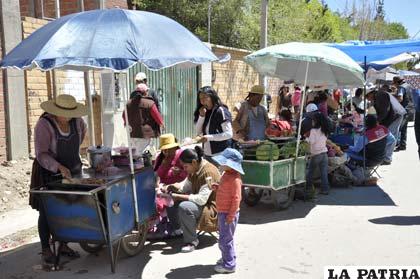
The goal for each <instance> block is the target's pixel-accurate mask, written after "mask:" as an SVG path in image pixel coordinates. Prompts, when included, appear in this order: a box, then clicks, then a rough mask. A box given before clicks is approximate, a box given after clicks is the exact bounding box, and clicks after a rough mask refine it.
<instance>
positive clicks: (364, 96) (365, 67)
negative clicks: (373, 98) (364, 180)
mask: <svg viewBox="0 0 420 279" xmlns="http://www.w3.org/2000/svg"><path fill="white" fill-rule="evenodd" d="M364 70H365V71H364V74H363V76H364V78H365V82H364V86H363V108H364V110H363V122H364V123H363V126H364V127H363V133H362V136H363V146H364V148H363V176H365V174H366V144H365V140H366V124H365V123H366V76H367V63H366V56H365V61H364Z"/></svg>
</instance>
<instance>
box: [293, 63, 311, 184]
mask: <svg viewBox="0 0 420 279" xmlns="http://www.w3.org/2000/svg"><path fill="white" fill-rule="evenodd" d="M308 72H309V61H307V62H306V72H305V82H304V83H303V94H302V97H301V101H300V114H299V126H298V133H297V143H296V156H295V169H294V177H295V178H296V165H297V164H296V161H297V158H298V156H299V145H300V131H301V129H302V119H303V107H304V105H305V101H306V84H307V82H308Z"/></svg>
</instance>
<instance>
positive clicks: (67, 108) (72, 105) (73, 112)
mask: <svg viewBox="0 0 420 279" xmlns="http://www.w3.org/2000/svg"><path fill="white" fill-rule="evenodd" d="M41 108H42V109H43V110H44V111H45V112H48V113H49V114H52V115H55V116H61V117H68V118H75V117H81V116H84V115H87V114H88V111H87V107H86V106H85V105H83V104H81V103H78V102H76V99H75V98H74V97H73V96H71V95H67V94H62V95H59V96H57V97H56V98H55V100H50V101H45V102H43V103H41Z"/></svg>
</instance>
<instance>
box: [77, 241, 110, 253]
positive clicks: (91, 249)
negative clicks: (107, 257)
mask: <svg viewBox="0 0 420 279" xmlns="http://www.w3.org/2000/svg"><path fill="white" fill-rule="evenodd" d="M79 245H80V248H82V249H83V250H85V251H86V252H88V253H91V254H96V253H98V252H99V251H101V250H102V248H104V244H93V243H87V242H80V243H79Z"/></svg>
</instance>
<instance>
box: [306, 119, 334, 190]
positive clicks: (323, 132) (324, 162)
mask: <svg viewBox="0 0 420 279" xmlns="http://www.w3.org/2000/svg"><path fill="white" fill-rule="evenodd" d="M328 134H329V125H328V119H327V118H326V117H325V116H324V115H323V114H322V113H316V114H315V115H314V116H313V118H312V129H311V130H310V131H309V132H308V133H307V134H306V136H307V137H308V138H307V141H308V142H309V145H310V151H311V159H310V161H309V166H308V169H307V171H306V191H305V192H306V194H307V195H308V196H309V197H310V196H311V195H313V192H312V189H313V188H312V175H313V173H314V171H315V169H316V168H318V167H319V170H320V173H321V192H320V193H321V194H323V195H328V193H329V191H330V186H329V183H328V155H327V152H328V149H327V146H326V142H327V136H328Z"/></svg>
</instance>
